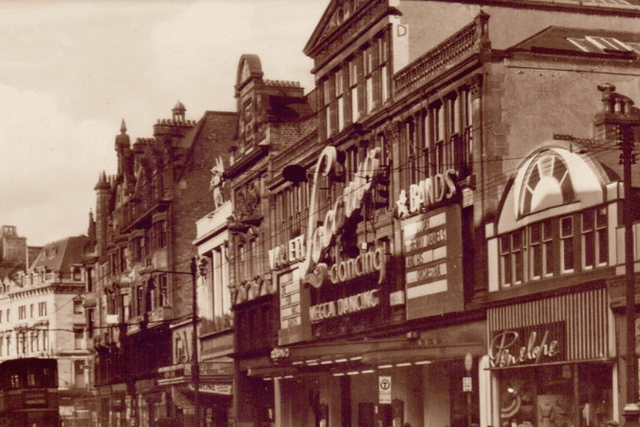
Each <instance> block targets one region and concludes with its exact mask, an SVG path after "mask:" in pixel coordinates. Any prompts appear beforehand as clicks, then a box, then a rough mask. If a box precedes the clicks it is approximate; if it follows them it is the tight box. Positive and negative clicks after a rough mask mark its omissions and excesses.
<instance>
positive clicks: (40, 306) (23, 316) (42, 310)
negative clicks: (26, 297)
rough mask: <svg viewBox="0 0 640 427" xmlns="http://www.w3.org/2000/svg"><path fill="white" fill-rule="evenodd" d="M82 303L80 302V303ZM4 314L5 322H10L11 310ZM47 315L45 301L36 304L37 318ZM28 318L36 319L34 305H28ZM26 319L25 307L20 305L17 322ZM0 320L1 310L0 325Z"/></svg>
mask: <svg viewBox="0 0 640 427" xmlns="http://www.w3.org/2000/svg"><path fill="white" fill-rule="evenodd" d="M80 302H81V303H82V301H80ZM74 312H75V306H74ZM5 313H6V321H7V322H10V321H11V320H10V315H11V309H9V308H7V309H6V310H5ZM46 315H47V303H46V301H41V302H39V303H38V313H37V317H43V316H46ZM29 317H30V318H31V319H34V318H36V306H35V304H30V305H29ZM26 318H27V306H26V305H21V306H19V307H18V320H24V319H26ZM2 319H3V310H0V323H2Z"/></svg>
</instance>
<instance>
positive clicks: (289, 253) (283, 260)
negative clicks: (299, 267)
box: [269, 236, 304, 270]
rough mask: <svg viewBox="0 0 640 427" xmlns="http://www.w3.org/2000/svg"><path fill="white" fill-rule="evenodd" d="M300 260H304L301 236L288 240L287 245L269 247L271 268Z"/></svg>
mask: <svg viewBox="0 0 640 427" xmlns="http://www.w3.org/2000/svg"><path fill="white" fill-rule="evenodd" d="M302 260H304V240H303V236H298V237H295V238H293V239H291V240H289V244H288V246H285V245H279V246H276V247H275V248H273V249H269V267H271V270H275V269H277V268H280V267H283V266H285V265H287V264H289V263H291V262H297V261H302Z"/></svg>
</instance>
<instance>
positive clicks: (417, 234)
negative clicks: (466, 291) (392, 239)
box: [402, 204, 464, 319]
mask: <svg viewBox="0 0 640 427" xmlns="http://www.w3.org/2000/svg"><path fill="white" fill-rule="evenodd" d="M461 228H462V226H461V213H460V206H459V205H457V204H454V205H449V206H447V207H445V208H440V209H435V210H433V211H429V212H427V213H422V214H417V215H414V216H412V217H410V218H408V219H406V220H404V221H403V222H402V231H403V250H404V259H405V281H406V300H407V319H416V318H420V317H427V316H435V315H440V314H444V313H450V312H455V311H461V310H463V309H464V297H463V286H462V231H461Z"/></svg>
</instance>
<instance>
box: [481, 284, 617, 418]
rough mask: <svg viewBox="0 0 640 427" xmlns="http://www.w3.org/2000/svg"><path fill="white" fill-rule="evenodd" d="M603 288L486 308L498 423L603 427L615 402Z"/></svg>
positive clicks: (610, 334) (608, 314) (608, 317)
mask: <svg viewBox="0 0 640 427" xmlns="http://www.w3.org/2000/svg"><path fill="white" fill-rule="evenodd" d="M608 299H609V298H608V295H607V291H606V289H605V288H599V289H592V290H585V291H580V292H575V293H571V294H566V295H559V296H553V297H550V298H542V299H539V300H536V301H529V302H522V303H517V304H512V305H508V306H504V307H497V308H491V309H489V310H488V313H487V324H488V335H489V348H488V356H489V364H490V370H491V373H492V377H493V380H494V381H495V384H496V388H495V390H497V396H494V398H495V400H494V401H495V402H496V403H497V408H495V409H496V410H495V411H494V414H493V419H494V421H493V425H496V426H497V425H500V426H502V427H603V426H605V424H606V422H607V421H608V420H610V419H612V418H614V408H617V407H618V402H617V400H618V396H617V392H614V391H615V390H617V383H616V373H615V364H614V354H615V351H614V344H612V342H613V338H614V334H613V331H612V313H611V311H610V309H609V307H608Z"/></svg>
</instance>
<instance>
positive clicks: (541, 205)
mask: <svg viewBox="0 0 640 427" xmlns="http://www.w3.org/2000/svg"><path fill="white" fill-rule="evenodd" d="M575 200H576V194H575V190H574V187H573V182H572V179H571V174H570V173H569V167H568V166H567V163H566V162H565V160H564V159H563V158H562V157H561V156H560V155H558V154H557V153H555V152H553V151H547V152H545V153H541V154H540V155H539V156H538V157H537V158H535V159H534V160H533V162H531V164H530V166H529V169H528V170H527V172H526V175H525V179H524V185H523V187H522V192H521V199H520V209H519V210H520V216H526V215H529V214H532V213H535V212H539V211H542V210H545V209H548V208H552V207H555V206H560V205H563V204H566V203H571V202H574V201H575Z"/></svg>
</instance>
